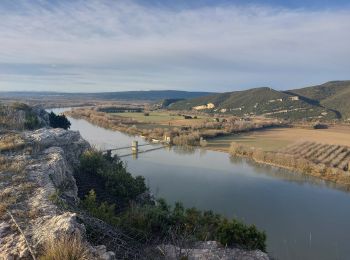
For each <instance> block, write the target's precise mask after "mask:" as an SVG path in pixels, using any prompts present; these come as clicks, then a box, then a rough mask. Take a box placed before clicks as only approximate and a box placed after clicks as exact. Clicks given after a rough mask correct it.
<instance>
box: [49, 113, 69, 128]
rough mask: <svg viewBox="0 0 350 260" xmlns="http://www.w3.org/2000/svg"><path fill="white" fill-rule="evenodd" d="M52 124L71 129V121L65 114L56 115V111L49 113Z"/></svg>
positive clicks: (54, 126) (55, 126)
mask: <svg viewBox="0 0 350 260" xmlns="http://www.w3.org/2000/svg"><path fill="white" fill-rule="evenodd" d="M49 120H50V126H51V127H53V128H63V129H66V130H67V129H69V128H70V126H71V123H70V122H69V120H68V119H67V117H66V116H65V115H56V114H55V113H54V112H51V113H50V114H49Z"/></svg>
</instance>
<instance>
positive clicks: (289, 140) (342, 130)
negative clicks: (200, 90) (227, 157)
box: [208, 126, 350, 152]
mask: <svg viewBox="0 0 350 260" xmlns="http://www.w3.org/2000/svg"><path fill="white" fill-rule="evenodd" d="M296 141H299V142H315V143H323V144H328V145H342V146H343V145H346V146H350V126H331V127H330V128H328V129H317V130H316V129H305V128H274V129H267V130H262V131H255V132H250V133H243V134H239V135H231V136H225V137H218V138H214V139H212V140H209V141H208V148H209V149H212V150H220V151H225V152H228V150H229V147H230V144H231V142H236V143H240V144H242V145H246V146H250V147H255V148H260V149H262V150H264V151H278V150H281V149H283V148H285V147H287V146H288V145H291V144H293V143H294V142H296ZM320 149H322V147H320Z"/></svg>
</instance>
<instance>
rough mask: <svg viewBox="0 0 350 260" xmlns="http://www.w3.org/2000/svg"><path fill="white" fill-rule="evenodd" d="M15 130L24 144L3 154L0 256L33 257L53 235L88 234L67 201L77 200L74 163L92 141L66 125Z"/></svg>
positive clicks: (0, 185)
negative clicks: (63, 128)
mask: <svg viewBox="0 0 350 260" xmlns="http://www.w3.org/2000/svg"><path fill="white" fill-rule="evenodd" d="M13 134H14V133H13V132H9V133H7V134H4V135H3V136H2V139H3V140H6V135H13ZM15 134H17V138H20V139H21V140H22V143H24V145H22V146H20V147H18V146H15V147H13V149H7V150H6V151H5V152H2V154H1V155H0V156H1V157H0V160H1V162H0V163H1V166H0V259H31V258H32V254H34V255H40V248H41V246H42V245H43V244H44V243H45V242H46V241H48V240H50V239H55V238H58V237H59V236H61V235H67V234H68V235H69V234H74V235H78V236H81V237H84V233H85V227H84V226H83V225H82V224H79V223H78V221H77V216H76V214H75V213H73V212H70V211H69V210H64V205H65V204H68V203H69V204H71V205H72V204H73V205H74V204H76V203H77V202H78V197H77V186H76V183H75V179H74V177H73V167H75V165H77V163H78V158H79V156H80V155H81V153H82V152H83V151H84V150H85V149H88V148H89V144H88V143H87V142H86V141H85V140H83V139H82V138H81V136H80V134H79V132H73V131H66V130H62V129H39V130H36V131H26V132H22V133H15ZM101 248H102V249H103V247H99V250H100V249H101ZM91 252H93V253H94V254H95V256H96V258H101V257H102V255H103V254H105V255H109V256H111V254H106V252H103V250H102V252H101V250H100V251H99V252H98V250H96V249H94V248H93V247H91Z"/></svg>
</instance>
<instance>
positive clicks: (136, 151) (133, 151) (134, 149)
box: [102, 141, 169, 158]
mask: <svg viewBox="0 0 350 260" xmlns="http://www.w3.org/2000/svg"><path fill="white" fill-rule="evenodd" d="M168 146H169V145H168V144H165V143H161V144H160V145H159V146H157V147H154V144H152V143H146V144H139V143H138V141H132V143H131V145H130V146H123V147H116V148H111V149H106V150H102V152H103V153H106V154H107V155H110V156H111V155H112V152H116V151H123V150H124V151H125V150H128V149H131V152H129V153H127V154H122V155H118V157H127V156H134V157H136V158H137V155H138V154H139V153H146V152H151V151H155V150H160V149H164V148H165V147H168ZM139 147H149V148H148V149H145V150H140V149H139Z"/></svg>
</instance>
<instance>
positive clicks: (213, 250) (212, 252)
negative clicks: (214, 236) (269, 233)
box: [158, 241, 269, 260]
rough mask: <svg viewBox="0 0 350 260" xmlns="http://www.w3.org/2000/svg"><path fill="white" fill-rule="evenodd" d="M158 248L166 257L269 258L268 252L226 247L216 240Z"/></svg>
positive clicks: (173, 259) (195, 259)
mask: <svg viewBox="0 0 350 260" xmlns="http://www.w3.org/2000/svg"><path fill="white" fill-rule="evenodd" d="M158 249H159V250H160V251H161V252H162V253H163V254H164V256H165V258H166V259H169V260H176V259H188V260H217V259H222V260H268V259H269V257H268V255H267V254H266V253H264V252H261V251H259V250H253V251H247V250H243V249H239V248H226V247H223V246H222V245H220V244H219V243H218V242H216V241H207V242H200V243H197V244H196V245H195V246H194V247H191V248H180V247H177V246H174V245H161V246H159V247H158Z"/></svg>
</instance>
